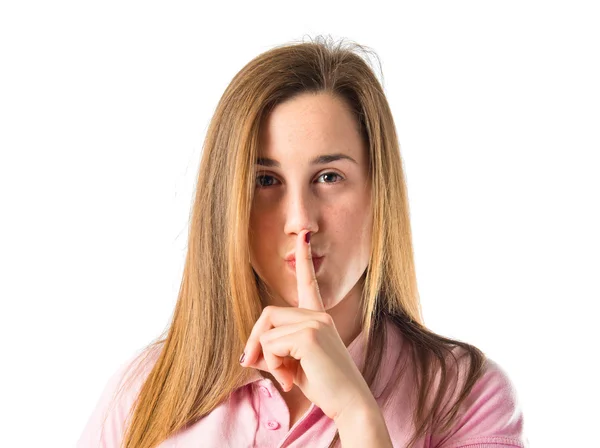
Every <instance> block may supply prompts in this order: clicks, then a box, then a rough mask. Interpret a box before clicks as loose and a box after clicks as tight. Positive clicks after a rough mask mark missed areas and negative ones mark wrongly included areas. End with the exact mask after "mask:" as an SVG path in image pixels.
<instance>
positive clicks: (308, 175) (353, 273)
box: [243, 93, 373, 418]
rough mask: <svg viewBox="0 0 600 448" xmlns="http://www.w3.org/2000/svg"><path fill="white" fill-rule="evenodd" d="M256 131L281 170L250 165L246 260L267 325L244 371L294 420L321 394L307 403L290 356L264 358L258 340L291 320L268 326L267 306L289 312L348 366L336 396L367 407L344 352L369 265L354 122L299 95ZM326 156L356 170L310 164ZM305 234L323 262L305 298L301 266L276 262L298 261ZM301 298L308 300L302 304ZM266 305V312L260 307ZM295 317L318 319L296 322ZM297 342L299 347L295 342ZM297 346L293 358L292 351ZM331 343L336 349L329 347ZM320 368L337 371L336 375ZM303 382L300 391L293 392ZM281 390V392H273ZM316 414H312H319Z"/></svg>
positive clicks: (362, 152) (366, 192)
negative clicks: (325, 332) (258, 377)
mask: <svg viewBox="0 0 600 448" xmlns="http://www.w3.org/2000/svg"><path fill="white" fill-rule="evenodd" d="M261 132H262V133H261V136H260V140H261V145H260V150H259V159H265V158H268V159H273V160H275V161H277V162H278V163H279V165H280V166H279V167H275V166H267V165H264V164H257V165H256V170H257V172H256V175H257V180H256V187H255V195H254V200H253V204H252V211H251V220H250V235H251V237H250V246H251V247H250V253H251V257H250V258H251V265H252V268H253V269H254V270H255V272H256V273H257V274H258V276H259V279H260V284H261V299H262V301H263V305H264V307H265V309H264V310H263V316H264V315H265V314H268V316H267V317H265V318H264V321H261V319H259V321H258V322H257V323H256V325H255V330H254V331H253V335H252V336H251V337H250V339H249V341H248V344H247V351H246V352H245V353H246V356H247V358H246V361H245V362H244V363H243V365H244V366H247V367H251V366H254V367H256V368H259V369H261V370H263V371H264V372H265V376H267V377H270V378H271V379H272V380H273V381H274V383H275V384H276V385H277V387H278V389H279V390H280V392H282V396H284V399H285V400H286V402H287V403H288V407H289V408H290V412H291V413H292V414H294V410H295V409H296V410H300V411H299V412H300V413H301V411H303V410H305V409H306V408H307V406H308V405H310V402H315V401H314V398H316V397H317V396H319V395H318V394H315V396H314V397H313V399H311V397H309V396H308V395H306V388H307V384H308V379H307V376H306V374H305V373H304V372H303V371H302V370H303V369H298V364H299V363H298V362H293V360H292V359H291V358H289V357H288V358H287V359H286V360H285V363H287V364H285V363H284V357H281V356H274V355H273V354H272V353H268V352H267V351H266V350H264V347H265V345H266V343H265V344H263V342H262V341H263V340H265V341H266V340H267V339H271V338H273V337H274V336H273V335H275V334H277V335H280V336H281V332H282V331H284V332H285V331H287V330H284V329H277V328H276V327H277V326H278V325H284V322H285V325H288V326H289V325H291V322H292V321H294V319H292V318H290V317H288V318H287V320H285V319H284V320H281V318H280V320H278V321H277V323H278V325H275V324H274V323H273V322H274V319H276V317H273V316H274V315H277V313H276V312H273V308H272V307H276V308H275V310H276V311H278V312H282V311H285V308H290V307H291V308H294V309H295V310H296V314H295V316H296V320H295V322H296V325H302V324H300V322H301V321H307V320H310V321H312V322H313V324H312V325H313V327H314V322H315V321H319V322H327V321H326V320H325V321H324V320H323V319H324V317H323V316H324V315H328V316H326V317H330V318H331V319H330V321H331V323H332V324H333V325H332V326H333V331H334V332H335V336H333V335H332V334H329V336H328V337H329V342H330V344H328V345H329V347H325V348H323V350H324V353H325V354H324V356H327V357H329V358H330V359H335V357H336V356H337V357H338V367H340V364H339V362H341V366H344V365H346V368H347V369H349V370H347V371H351V372H352V375H350V376H343V375H342V374H340V376H338V377H337V378H336V380H337V381H340V380H341V383H342V384H345V389H344V390H343V391H339V395H338V397H343V398H346V399H347V400H346V403H344V404H347V402H348V401H350V400H354V399H355V398H356V397H359V398H360V400H361V401H360V402H361V403H367V402H368V403H369V405H372V402H370V401H369V398H365V394H367V395H368V394H369V392H368V388H366V384H364V380H363V379H362V376H360V375H359V374H358V375H357V373H358V370H356V371H354V370H352V366H354V363H353V361H352V359H351V357H350V356H349V353H348V352H347V350H346V347H347V346H348V345H349V344H350V343H351V342H352V341H353V340H354V338H355V337H356V336H357V335H358V334H359V332H360V329H361V322H360V320H359V316H360V312H359V310H360V299H361V297H360V295H361V290H362V287H363V284H364V276H363V274H364V273H365V270H366V268H367V266H368V263H369V256H370V250H371V229H372V219H373V218H372V209H371V188H370V179H369V174H368V154H367V148H366V146H365V143H364V142H363V141H362V139H361V136H360V134H359V132H358V126H357V123H356V121H355V118H354V116H353V115H352V113H351V112H350V110H349V109H348V107H347V106H346V104H345V103H344V101H343V100H340V99H338V98H335V97H333V96H331V95H329V94H324V93H320V94H317V95H315V94H312V93H309V94H302V95H301V96H298V97H296V98H294V99H292V100H289V101H287V102H285V103H283V104H280V105H278V106H277V107H276V108H275V109H274V110H273V111H272V112H271V114H270V115H269V117H268V118H267V120H266V122H265V123H264V126H263V128H262V129H261ZM327 154H343V155H346V156H348V157H351V158H352V159H353V160H354V162H353V161H350V160H347V159H340V160H335V161H329V162H328V163H321V164H318V165H315V164H311V161H312V160H313V159H314V158H316V157H318V156H322V155H327ZM306 232H310V233H311V240H310V248H311V253H312V254H318V255H324V258H323V261H322V264H321V267H320V269H319V271H318V273H317V274H316V275H315V281H314V282H313V283H314V284H313V285H312V286H311V287H310V288H305V289H304V290H303V289H302V282H301V281H300V282H299V281H297V278H302V277H298V270H299V269H300V270H301V269H303V268H302V265H301V264H299V263H297V264H296V272H294V270H293V269H290V268H289V266H288V264H287V262H286V261H285V260H284V258H285V256H286V255H288V254H289V253H290V252H294V253H296V256H297V258H298V253H300V252H298V251H299V250H300V249H299V247H300V248H301V247H302V246H298V244H300V243H299V241H300V237H301V236H302V235H304V234H305V233H306ZM307 264H308V261H307ZM309 268H310V269H309ZM302 272H304V273H305V274H306V276H308V277H311V276H312V275H314V268H313V265H312V262H310V264H308V268H307V267H304V271H302ZM305 281H310V279H309V280H306V279H305ZM302 291H304V295H305V296H306V295H307V294H308V295H309V296H311V297H312V299H309V300H308V301H307V299H306V297H302V294H303V292H302ZM317 298H318V299H317ZM269 305H270V306H272V307H271V308H267V307H269ZM301 309H311V310H313V311H319V312H321V313H322V314H319V315H318V316H314V315H304V314H298V311H299V310H301ZM265 310H267V311H269V313H265ZM269 322H270V323H269ZM313 327H310V326H309V327H302V328H304V329H305V330H306V329H307V328H308V329H310V328H313ZM290 328H291V327H290ZM295 328H296V330H298V329H299V327H295ZM288 330H289V329H288ZM276 331H279V333H276ZM289 331H291V330H289ZM269 332H270V334H269V335H267V334H266V333H269ZM299 335H300V333H298V335H297V338H301V336H299ZM260 338H262V339H260ZM324 339H325V338H324ZM298 340H299V339H297V340H296V342H295V344H297V345H296V346H295V347H296V348H295V349H294V350H299V349H298V347H299V345H298V344H300V343H299V342H298ZM337 340H339V344H338V343H337V342H332V341H337ZM326 345H327V344H326ZM313 350H314V348H313ZM344 352H345V353H344ZM287 356H289V355H287ZM296 359H298V360H299V358H296ZM340 360H343V361H340ZM267 361H269V362H270V364H271V365H269V364H268V362H267ZM305 362H309V361H305ZM323 362H326V361H323ZM321 367H322V368H327V369H332V371H336V372H337V371H338V370H337V369H336V368H334V367H328V366H321ZM354 368H355V367H354ZM332 377H333V376H332ZM302 381H304V384H305V387H304V388H302V387H300V386H299V383H301V382H302ZM344 381H345V383H344ZM281 382H283V383H284V384H285V386H281V385H280V383H281ZM332 384H334V383H333V382H332ZM336 384H337V383H336ZM365 389H366V390H365ZM328 390H329V391H331V390H332V389H328ZM334 390H337V389H335V388H334ZM284 392H285V394H284ZM326 396H329V395H326ZM321 397H322V396H321ZM351 397H353V398H351ZM323 406H325V408H328V409H331V410H332V411H331V413H332V415H337V413H338V412H339V410H340V408H341V407H343V403H342V402H341V401H337V402H335V403H330V404H326V403H325V404H323ZM323 406H320V407H321V408H322V409H323ZM292 418H294V417H292Z"/></svg>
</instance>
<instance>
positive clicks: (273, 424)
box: [267, 420, 279, 429]
mask: <svg viewBox="0 0 600 448" xmlns="http://www.w3.org/2000/svg"><path fill="white" fill-rule="evenodd" d="M267 428H269V429H277V428H279V423H278V422H276V421H275V420H270V421H268V422H267Z"/></svg>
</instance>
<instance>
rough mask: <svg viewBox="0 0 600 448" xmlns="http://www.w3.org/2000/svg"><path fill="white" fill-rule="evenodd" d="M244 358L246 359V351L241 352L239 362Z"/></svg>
mask: <svg viewBox="0 0 600 448" xmlns="http://www.w3.org/2000/svg"><path fill="white" fill-rule="evenodd" d="M244 359H246V352H244V353H242V356H240V364H241V363H243V362H244Z"/></svg>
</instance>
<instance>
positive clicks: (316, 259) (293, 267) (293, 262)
mask: <svg viewBox="0 0 600 448" xmlns="http://www.w3.org/2000/svg"><path fill="white" fill-rule="evenodd" d="M324 259H325V257H313V259H312V262H313V267H314V268H315V274H317V273H318V272H319V270H320V269H319V268H320V267H321V264H323V260H324ZM285 264H287V266H288V268H289V269H290V270H291V271H292V272H293V273H294V274H296V260H295V259H291V260H285Z"/></svg>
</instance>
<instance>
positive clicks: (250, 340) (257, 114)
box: [78, 39, 527, 448]
mask: <svg viewBox="0 0 600 448" xmlns="http://www.w3.org/2000/svg"><path fill="white" fill-rule="evenodd" d="M361 49H362V50H364V47H360V46H358V45H355V46H354V47H345V46H344V45H342V44H340V45H332V44H331V43H328V42H327V41H321V40H320V39H317V40H316V41H313V42H310V43H308V42H303V43H295V44H290V45H285V46H280V47H276V48H274V49H271V50H270V51H267V52H265V53H263V54H261V55H259V56H258V57H256V58H255V59H254V60H252V61H251V62H249V63H248V64H247V65H246V66H245V67H244V68H243V69H242V70H241V71H240V72H239V73H238V74H237V75H236V76H235V77H234V78H233V80H232V81H231V83H230V85H229V86H228V87H227V89H226V91H225V93H224V95H223V97H222V98H221V100H220V102H219V104H218V106H217V109H216V112H215V115H214V117H213V120H212V121H211V123H210V127H209V129H208V132H207V136H206V141H205V143H204V149H203V153H202V160H201V164H200V171H199V174H198V180H197V189H196V198H195V202H194V206H193V213H192V219H191V222H190V229H189V247H188V252H187V258H186V262H185V268H184V273H183V279H182V284H181V289H180V293H179V297H178V301H177V305H176V307H175V312H174V316H173V321H172V324H171V325H170V327H169V329H168V331H167V332H166V334H163V335H161V338H159V339H158V340H156V341H154V342H153V343H151V344H150V345H149V346H148V347H147V348H146V349H145V350H143V351H142V352H141V353H140V355H139V356H136V357H134V358H133V359H132V360H130V361H128V362H126V363H125V364H124V365H123V366H122V368H121V369H119V370H118V371H117V372H116V373H115V374H114V376H113V377H112V379H111V380H110V381H109V383H108V384H107V386H106V389H105V390H104V393H103V395H102V397H101V399H100V402H99V404H98V406H97V407H96V409H95V411H94V413H93V415H92V416H91V418H90V420H89V422H88V424H87V426H86V428H85V430H84V433H83V434H82V436H81V438H80V441H79V444H78V446H79V447H88V446H94V447H95V446H102V447H115V448H117V447H121V446H122V447H126V448H151V447H156V446H160V447H162V448H164V447H175V446H177V447H254V446H256V447H305V446H306V447H313V446H314V447H327V446H335V445H336V444H337V446H340V444H341V446H343V447H344V448H347V447H389V446H394V447H415V448H424V447H432V448H433V447H438V448H459V447H467V446H469V447H473V446H477V447H490V448H491V447H493V448H500V447H524V446H527V440H526V438H525V436H524V435H523V417H522V413H521V410H520V406H519V404H518V401H517V398H516V393H515V390H514V387H513V385H512V383H511V382H510V379H509V378H508V377H507V375H506V374H505V372H504V371H503V370H502V369H501V367H500V366H498V365H497V364H495V363H494V362H493V361H492V360H490V359H488V358H486V357H485V355H484V354H483V353H482V352H481V351H480V350H479V349H477V348H476V347H474V346H472V345H469V344H467V343H464V342H461V341H456V340H452V339H448V338H444V337H442V336H439V335H437V334H435V333H433V332H432V331H430V330H429V329H427V328H426V327H425V326H424V325H423V324H422V317H421V310H420V303H419V297H418V293H417V286H416V276H415V268H414V261H413V252H412V242H411V228H410V222H409V208H408V201H407V191H406V185H405V180H404V173H403V169H402V161H401V157H400V152H399V144H398V140H397V137H396V132H395V128H394V121H393V119H392V115H391V112H390V108H389V106H388V103H387V101H386V98H385V95H384V93H383V90H382V87H381V85H380V83H379V82H378V80H377V78H376V76H375V75H374V73H373V71H372V70H371V68H370V66H369V65H368V64H367V63H366V62H365V59H363V58H362V57H361V56H360V54H359V52H358V51H354V50H361Z"/></svg>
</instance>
